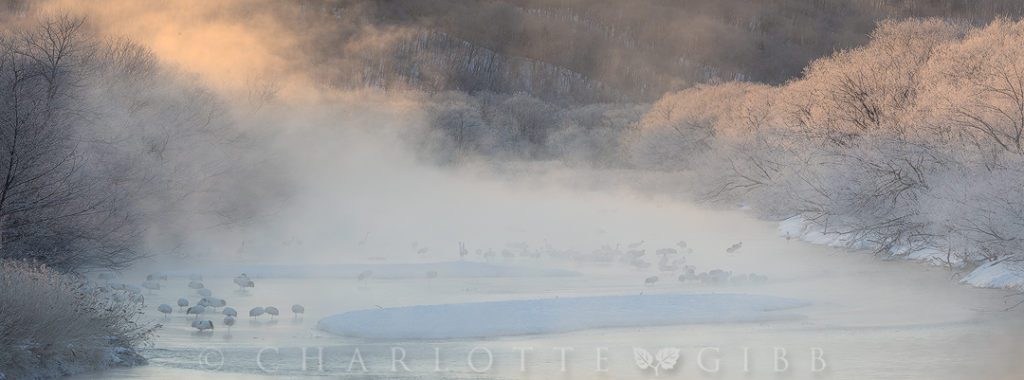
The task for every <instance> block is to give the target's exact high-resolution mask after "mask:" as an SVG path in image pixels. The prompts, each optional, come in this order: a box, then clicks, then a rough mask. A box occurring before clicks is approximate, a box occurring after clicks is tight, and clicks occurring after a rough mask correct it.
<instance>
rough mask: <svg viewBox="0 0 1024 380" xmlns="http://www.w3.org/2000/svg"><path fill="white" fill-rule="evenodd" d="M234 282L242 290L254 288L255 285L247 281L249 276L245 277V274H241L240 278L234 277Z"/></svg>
mask: <svg viewBox="0 0 1024 380" xmlns="http://www.w3.org/2000/svg"><path fill="white" fill-rule="evenodd" d="M234 282H235V284H236V285H238V287H239V288H241V289H242V290H245V288H255V287H256V284H254V283H253V282H252V280H251V279H249V276H246V275H245V273H242V275H241V276H238V277H235V279H234Z"/></svg>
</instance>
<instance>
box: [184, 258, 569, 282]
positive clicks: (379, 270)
mask: <svg viewBox="0 0 1024 380" xmlns="http://www.w3.org/2000/svg"><path fill="white" fill-rule="evenodd" d="M365 272H370V273H371V275H370V277H371V278H388V279H402V278H424V277H427V273H428V272H432V273H436V277H448V278H452V277H456V278H477V277H571V276H578V275H580V273H579V272H575V271H571V270H562V269H548V268H534V267H525V266H513V265H495V264H487V263H479V262H471V261H444V262H435V263H403V264H327V265H289V264H261V265H214V266H204V267H202V268H195V269H193V270H182V271H173V272H165V273H166V274H168V275H170V276H188V275H189V274H192V273H198V274H202V275H208V276H215V277H216V276H221V277H228V276H232V277H233V276H237V275H238V274H239V273H245V274H246V275H248V276H249V277H259V278H270V277H328V278H336V277H340V278H356V277H358V276H359V275H360V274H361V273H365Z"/></svg>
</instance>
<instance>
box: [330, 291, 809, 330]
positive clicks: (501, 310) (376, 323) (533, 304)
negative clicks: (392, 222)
mask: <svg viewBox="0 0 1024 380" xmlns="http://www.w3.org/2000/svg"><path fill="white" fill-rule="evenodd" d="M806 305H809V303H807V302H804V301H800V300H796V299H791V298H782V297H773V296H761V295H749V294H659V295H626V296H596V297H579V298H552V299H534V300H514V301H496V302H476V303H458V304H444V305H423V306H407V307H395V308H383V309H368V310H356V311H350V312H346V313H342V314H336V315H333V316H329V317H326V318H324V319H321V320H320V322H319V323H318V327H319V328H320V329H321V330H324V331H327V332H331V333H334V334H338V335H344V336H349V337H357V338H367V339H386V340H401V339H461V338H484V337H496V336H509V335H531V334H552V333H563V332H571V331H579V330H587V329H596V328H615V327H644V326H666V325H682V324H696V323H742V322H764V321H773V320H784V319H794V318H799V317H800V316H799V315H794V314H787V313H778V311H780V310H785V309H791V308H797V307H802V306H806Z"/></svg>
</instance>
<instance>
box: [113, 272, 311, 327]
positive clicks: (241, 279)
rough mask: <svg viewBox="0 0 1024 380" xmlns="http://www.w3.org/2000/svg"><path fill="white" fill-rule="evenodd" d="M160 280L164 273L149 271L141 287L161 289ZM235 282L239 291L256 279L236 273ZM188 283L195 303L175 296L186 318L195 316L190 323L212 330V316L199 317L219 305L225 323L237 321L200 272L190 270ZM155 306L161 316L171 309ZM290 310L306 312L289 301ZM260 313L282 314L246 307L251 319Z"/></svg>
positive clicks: (297, 313) (268, 308)
mask: <svg viewBox="0 0 1024 380" xmlns="http://www.w3.org/2000/svg"><path fill="white" fill-rule="evenodd" d="M163 281H167V276H166V275H157V274H151V275H149V276H147V277H146V281H145V282H143V283H142V287H143V288H145V289H148V290H150V291H151V292H152V291H154V290H160V288H161V285H160V284H161V282H163ZM234 283H235V284H236V285H238V287H239V288H240V289H241V290H242V291H246V289H249V288H254V287H256V284H255V282H253V280H252V279H251V278H249V276H248V275H246V274H245V273H242V274H241V275H239V276H237V277H235V278H234ZM188 287H189V288H190V289H193V290H195V291H196V294H198V295H199V296H201V297H202V298H200V299H199V301H197V302H196V303H195V304H194V305H192V304H191V303H190V302H189V300H188V298H184V297H182V298H179V299H178V302H177V305H178V311H179V312H180V311H184V313H185V318H186V319H187V318H188V317H189V316H194V318H193V320H192V327H193V328H195V329H197V330H199V331H200V332H203V331H206V330H213V327H214V323H213V321H212V320H210V319H199V318H200V317H202V316H204V315H205V314H207V313H208V312H216V311H217V309H218V308H220V309H221V310H220V313H221V314H222V315H224V319H223V322H224V326H227V327H228V330H229V331H230V330H231V326H234V325H235V322H236V321H237V318H238V311H237V310H235V308H233V307H230V306H227V301H225V300H224V299H223V298H217V297H214V296H213V291H211V290H210V289H209V288H207V287H206V286H205V285H204V284H203V276H201V275H198V274H193V275H191V276H189V283H188ZM128 289H129V290H130V289H131V287H128ZM140 296H141V295H140ZM140 302H141V301H140ZM156 309H157V311H159V312H160V313H163V314H164V318H169V317H170V315H171V314H172V313H174V308H173V307H172V306H171V305H168V304H160V305H158V306H157V307H156ZM292 313H293V314H294V317H295V318H299V316H300V315H302V314H305V313H306V308H305V307H304V306H302V305H299V304H295V305H292ZM263 314H267V315H269V316H270V319H271V320H273V319H274V318H276V317H278V316H279V315H280V314H281V311H280V310H279V309H278V308H277V307H274V306H257V307H254V308H252V309H250V310H249V317H251V318H253V319H258V318H260V317H261V316H262V315H263Z"/></svg>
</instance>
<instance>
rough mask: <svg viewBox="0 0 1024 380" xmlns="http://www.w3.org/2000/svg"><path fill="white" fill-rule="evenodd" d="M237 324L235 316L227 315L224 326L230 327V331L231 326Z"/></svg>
mask: <svg viewBox="0 0 1024 380" xmlns="http://www.w3.org/2000/svg"><path fill="white" fill-rule="evenodd" d="M234 325H235V317H232V316H230V315H229V316H226V317H224V326H227V327H228V331H231V326H234Z"/></svg>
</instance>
